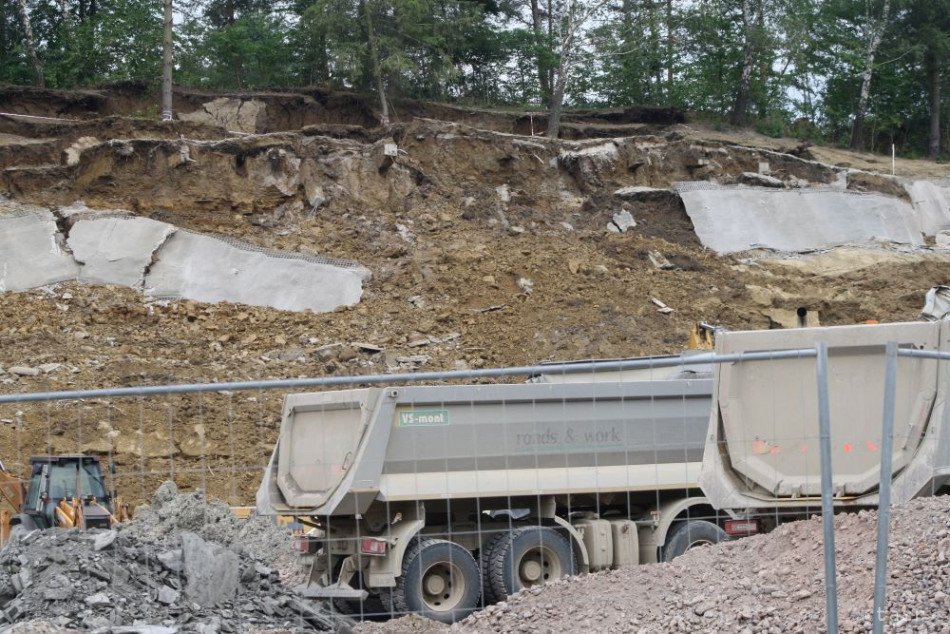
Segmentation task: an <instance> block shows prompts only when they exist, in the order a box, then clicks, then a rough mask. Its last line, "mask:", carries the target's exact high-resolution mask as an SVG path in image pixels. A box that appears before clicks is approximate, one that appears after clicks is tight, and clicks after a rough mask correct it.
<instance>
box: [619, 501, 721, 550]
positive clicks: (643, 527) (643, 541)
mask: <svg viewBox="0 0 950 634" xmlns="http://www.w3.org/2000/svg"><path fill="white" fill-rule="evenodd" d="M703 505H705V506H711V504H710V503H709V499H708V498H705V497H702V496H697V497H689V498H679V499H676V500H669V501H667V502H664V503H663V504H661V505H660V506H659V508H658V509H657V510H656V511H655V512H654V517H653V519H650V520H646V521H639V522H637V526H638V530H637V536H638V537H639V538H640V563H642V564H655V563H657V561H659V550H660V548H662V547H663V545H664V544H666V536H667V535H668V534H669V532H670V527H671V526H672V525H673V522H674V521H675V520H676V518H677V517H678V516H679V514H680V513H682V512H683V511H685V510H687V509H690V508H692V507H694V506H703Z"/></svg>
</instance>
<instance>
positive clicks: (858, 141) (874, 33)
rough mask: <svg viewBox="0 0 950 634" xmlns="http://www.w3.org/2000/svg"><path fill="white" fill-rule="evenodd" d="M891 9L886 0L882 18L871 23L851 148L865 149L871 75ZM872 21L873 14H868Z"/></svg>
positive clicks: (889, 2) (852, 129)
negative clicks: (865, 124) (865, 122)
mask: <svg viewBox="0 0 950 634" xmlns="http://www.w3.org/2000/svg"><path fill="white" fill-rule="evenodd" d="M890 11H891V0H884V10H883V11H882V12H881V19H880V20H878V21H877V22H876V23H873V22H872V24H871V37H870V39H869V40H868V48H867V52H866V53H865V56H864V71H863V72H862V73H861V94H860V95H859V96H858V108H857V110H855V112H854V126H853V127H852V128H851V149H852V150H863V149H864V119H865V117H866V116H867V110H868V99H869V98H870V96H871V76H872V75H873V73H874V57H875V55H877V48H878V47H879V46H880V45H881V38H882V37H883V36H884V28H885V27H886V26H887V18H888V14H889V13H890ZM868 21H869V22H870V21H871V16H870V15H869V16H868Z"/></svg>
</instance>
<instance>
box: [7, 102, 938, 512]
mask: <svg viewBox="0 0 950 634" xmlns="http://www.w3.org/2000/svg"><path fill="white" fill-rule="evenodd" d="M152 99H153V96H152V95H150V94H148V92H147V91H145V90H144V89H142V88H141V87H137V86H124V87H116V88H112V89H103V90H97V91H82V92H56V91H39V90H34V89H24V88H16V89H13V88H8V89H5V90H3V91H0V112H3V113H14V114H16V115H30V116H12V115H0V166H2V167H3V168H4V169H3V170H2V171H0V192H4V193H5V196H6V197H7V199H8V200H7V203H5V204H9V205H13V206H16V205H22V204H25V203H29V204H35V205H40V206H43V207H45V208H49V209H52V210H53V211H54V212H56V211H57V210H59V209H61V208H63V207H65V206H68V205H73V204H74V203H76V202H78V201H81V202H83V203H84V204H85V205H86V206H88V207H89V208H90V209H92V210H103V209H104V210H125V211H126V212H128V213H131V214H135V215H138V216H142V217H148V218H152V219H155V220H160V221H163V222H169V223H173V224H175V225H177V226H180V227H183V228H186V229H190V230H194V231H201V232H207V233H212V234H218V235H224V236H228V237H231V238H237V239H240V240H242V241H244V242H247V243H250V244H252V245H257V246H261V247H267V248H271V249H280V250H284V251H289V252H295V253H303V254H310V255H319V256H325V257H331V258H342V259H346V260H353V261H356V262H359V263H360V264H362V265H363V266H365V267H367V268H368V269H369V270H370V271H371V273H372V277H371V278H370V279H369V280H368V281H367V282H366V283H365V284H364V289H363V295H362V298H361V300H360V301H359V303H357V304H355V305H352V306H350V307H344V308H340V309H337V310H336V311H334V312H330V313H324V314H314V313H310V312H289V311H280V310H276V309H272V308H267V307H261V306H247V305H239V304H227V303H213V304H205V303H200V302H196V301H184V300H182V301H176V300H161V301H160V300H156V299H153V298H148V297H146V296H144V295H143V294H142V293H140V292H138V291H136V290H132V289H128V288H120V287H111V286H89V285H85V284H81V283H78V282H65V283H61V284H57V285H55V286H52V287H44V288H39V289H34V290H27V291H21V292H6V293H3V294H2V295H0V392H2V393H10V392H21V391H22V392H26V391H30V392H33V391H45V390H66V389H79V388H100V387H109V386H132V385H146V384H164V383H184V382H209V381H233V380H244V379H262V378H287V377H302V376H308V377H312V376H328V375H358V374H369V373H380V372H387V371H411V370H419V369H425V370H436V369H440V370H453V369H464V368H483V367H494V366H509V365H523V364H531V363H537V362H541V361H548V360H566V359H584V358H605V357H611V358H615V357H627V356H635V355H645V354H661V353H677V352H680V351H681V350H683V349H684V348H685V345H686V341H687V337H688V332H689V329H690V327H691V325H692V324H694V323H696V322H698V321H705V322H708V323H713V324H719V325H722V326H724V327H727V328H730V329H748V328H756V329H758V328H770V327H788V326H794V319H795V314H796V311H797V309H799V308H805V309H807V310H808V311H810V313H811V314H814V315H816V316H817V318H818V319H819V320H820V323H821V324H822V325H835V324H852V323H859V322H864V321H866V320H872V319H873V320H879V321H897V320H910V319H915V318H916V317H917V315H918V314H919V311H920V309H921V306H922V305H923V297H924V293H925V292H926V290H927V289H929V288H930V287H932V286H934V285H936V284H941V283H947V282H950V267H948V262H950V257H948V255H947V253H948V252H947V251H945V250H943V249H939V248H935V247H904V246H899V245H890V246H888V245H876V246H873V247H869V246H866V245H857V246H850V247H847V248H837V249H830V250H825V251H822V252H819V253H810V254H788V253H775V252H771V251H767V250H763V249H760V250H756V251H750V252H744V253H739V254H734V255H728V256H721V255H717V254H716V253H715V252H713V251H710V250H708V249H705V248H704V247H703V246H702V244H701V243H700V241H699V239H698V238H697V236H696V234H695V232H694V231H693V226H692V223H691V221H690V218H689V217H688V216H687V214H686V212H685V211H684V209H683V206H682V203H681V202H680V201H679V200H678V198H676V197H675V196H673V195H671V194H670V193H669V191H668V190H669V188H670V187H671V186H672V185H673V184H674V183H676V182H679V181H683V180H693V181H695V180H700V181H701V180H715V181H717V182H719V183H724V184H730V183H735V182H737V181H738V180H740V179H741V178H743V176H742V175H743V173H749V172H756V171H757V169H759V164H760V163H762V162H763V161H765V162H767V163H768V164H769V170H770V173H771V174H772V176H773V177H777V178H779V179H781V180H782V181H783V182H790V181H796V182H799V183H806V184H811V185H814V186H823V185H827V184H828V183H831V182H833V181H835V180H836V179H839V178H840V175H841V171H840V170H836V169H835V168H834V167H833V166H831V165H830V164H828V163H829V162H837V163H839V164H848V165H850V166H852V167H858V168H862V169H864V170H879V171H881V172H889V170H890V160H889V159H885V158H883V157H878V156H871V155H864V154H854V153H851V152H846V151H843V150H838V149H826V148H818V147H814V146H812V147H807V146H805V145H802V144H800V143H799V142H797V141H795V140H792V139H771V138H767V137H762V136H759V135H756V134H754V133H751V132H748V131H740V130H725V131H723V130H716V129H713V128H712V127H710V126H707V125H704V124H702V123H700V122H697V121H692V120H690V119H689V118H688V117H686V116H685V115H684V114H683V113H679V112H675V111H668V110H663V109H630V110H627V111H612V112H606V113H605V112H588V113H575V114H573V115H569V116H568V118H567V120H566V126H565V132H564V136H565V138H564V139H561V140H548V139H545V138H543V137H539V136H531V131H532V129H534V130H541V129H543V127H544V121H543V116H541V115H528V114H523V113H507V112H497V111H480V110H474V109H464V108H458V107H454V106H440V105H435V104H422V103H397V104H396V115H397V116H396V124H395V126H394V127H393V129H392V130H390V131H386V130H384V129H383V128H381V127H380V126H379V121H378V119H377V117H376V114H375V113H374V110H373V107H372V101H371V100H369V99H367V98H365V97H362V96H359V95H351V94H343V93H333V92H329V91H325V90H319V89H312V90H302V91H295V92H288V93H266V94H253V95H250V94H231V95H211V94H205V93H200V92H195V91H179V92H178V93H177V94H176V103H177V104H178V108H179V109H180V113H179V115H180V119H181V120H178V121H175V122H171V123H160V122H157V121H154V120H151V119H147V118H145V117H144V114H143V113H147V112H149V108H150V105H151V103H152ZM606 139H613V141H611V142H609V144H608V146H609V147H608V150H609V152H607V153H606V154H605V153H604V147H605V145H604V143H605V140H606ZM387 143H390V144H392V143H394V144H396V145H397V146H398V155H397V156H395V157H392V156H386V147H385V146H386V144H387ZM610 148H613V149H610ZM897 172H898V175H899V176H904V177H917V178H925V177H926V178H947V177H950V168H947V167H946V166H945V165H937V164H933V163H926V162H918V161H910V160H901V161H899V162H898V164H897ZM634 186H637V187H648V188H655V189H657V190H659V191H647V190H643V191H641V192H639V193H634V194H630V193H629V192H628V193H623V191H622V188H630V187H634ZM847 187H848V189H849V190H853V191H874V192H879V193H883V194H885V195H888V196H895V197H902V196H906V193H904V192H903V190H902V189H900V188H899V187H897V186H895V183H894V181H893V180H892V179H891V178H890V177H889V176H887V175H886V174H884V175H881V174H877V173H873V172H868V171H862V172H849V173H848V174H847ZM618 190H621V191H618ZM624 211H626V212H628V213H629V214H630V215H631V217H632V218H633V219H635V222H636V226H633V227H630V228H629V229H627V230H626V231H625V232H619V231H617V230H616V229H617V227H616V221H615V215H616V214H622V212H624ZM59 224H60V225H61V227H60V228H61V230H62V231H66V232H68V230H69V223H68V221H61V222H60V223H59ZM611 229H614V230H611ZM654 299H656V300H659V301H660V302H662V303H663V304H665V305H666V306H668V307H669V308H671V309H672V311H671V312H669V311H663V312H661V311H660V310H658V305H657V304H656V303H655V302H654V301H653V300H654ZM282 396H283V393H278V392H259V393H244V392H240V393H233V394H222V393H211V394H207V395H203V396H188V397H184V396H181V397H162V398H151V399H124V400H114V401H111V402H108V401H105V400H88V401H85V402H83V403H81V404H77V403H76V402H60V403H54V404H49V405H47V404H37V405H33V404H20V405H17V406H3V407H0V420H2V423H0V456H2V457H3V459H4V463H5V464H6V466H7V467H8V468H12V469H14V470H18V469H19V468H20V466H21V465H23V464H25V462H26V461H27V459H28V457H29V455H30V454H37V453H43V452H46V451H54V452H76V451H84V452H95V453H99V454H102V455H105V456H109V457H111V458H113V459H114V460H115V462H116V463H117V467H118V475H117V483H118V487H119V489H120V490H121V491H122V492H123V494H124V495H125V496H126V497H127V498H128V499H129V500H130V501H131V502H133V504H134V503H136V502H139V501H143V500H146V499H147V498H148V497H149V494H150V492H151V491H153V490H154V489H155V488H156V487H157V486H158V485H159V484H160V483H161V482H162V481H163V480H165V479H168V478H169V477H171V478H173V479H174V480H175V481H176V482H177V483H178V485H179V486H180V487H182V488H183V489H189V488H192V487H201V488H204V489H205V490H207V491H208V493H209V494H210V495H212V496H215V497H218V498H221V499H223V500H226V501H227V502H228V503H230V504H252V503H253V497H254V492H255V490H256V488H257V485H258V483H259V482H260V470H261V469H262V468H263V465H264V464H265V462H266V460H267V458H268V456H269V453H270V451H271V448H272V447H273V443H274V441H275V439H276V435H277V426H278V422H279V416H280V401H281V398H282Z"/></svg>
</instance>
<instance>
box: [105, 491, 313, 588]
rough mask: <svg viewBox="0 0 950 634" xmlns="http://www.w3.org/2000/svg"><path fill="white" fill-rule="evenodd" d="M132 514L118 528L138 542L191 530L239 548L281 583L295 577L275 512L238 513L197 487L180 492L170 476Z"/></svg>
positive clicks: (293, 556)
mask: <svg viewBox="0 0 950 634" xmlns="http://www.w3.org/2000/svg"><path fill="white" fill-rule="evenodd" d="M134 515H135V519H133V520H132V521H131V522H129V523H128V524H126V525H124V526H122V528H121V531H122V534H123V535H126V536H128V537H130V538H132V539H135V540H138V541H141V542H149V543H151V542H163V541H167V539H168V535H175V534H177V533H179V532H184V531H187V532H192V533H195V534H196V535H198V536H199V537H201V538H202V539H205V540H207V541H209V542H213V543H215V544H219V545H222V546H225V547H227V548H230V549H232V550H236V551H238V552H242V551H243V552H244V553H246V554H247V555H249V556H250V557H252V558H254V559H257V560H260V561H264V562H266V563H267V565H269V566H271V567H273V568H275V569H276V570H277V571H278V573H279V574H280V578H281V580H282V581H283V582H284V583H287V584H291V583H295V582H298V581H300V579H299V574H300V571H299V565H298V559H299V557H298V556H297V554H296V553H295V552H294V551H293V549H292V542H291V539H290V533H289V531H287V530H286V529H284V528H281V527H280V526H278V525H277V524H275V523H274V518H273V517H269V516H262V515H252V516H251V517H250V518H248V519H239V518H238V517H236V516H235V515H234V513H232V512H231V509H230V507H229V506H228V505H227V504H225V503H224V502H222V501H221V500H216V499H213V498H207V497H206V496H205V494H204V493H203V492H202V491H200V490H196V491H192V492H189V493H179V492H178V487H176V486H175V483H173V482H170V481H169V482H165V483H163V484H162V485H161V486H160V487H159V488H158V489H157V490H156V491H155V494H154V495H153V496H152V499H151V504H148V505H142V506H139V507H138V508H136V509H135V514H134Z"/></svg>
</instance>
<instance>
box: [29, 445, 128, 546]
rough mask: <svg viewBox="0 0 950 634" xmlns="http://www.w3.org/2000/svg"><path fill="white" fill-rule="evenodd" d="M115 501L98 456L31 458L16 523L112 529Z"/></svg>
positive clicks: (39, 526) (30, 525)
mask: <svg viewBox="0 0 950 634" xmlns="http://www.w3.org/2000/svg"><path fill="white" fill-rule="evenodd" d="M116 521H118V519H117V518H116V517H115V506H114V500H113V499H112V496H111V495H110V493H109V491H108V489H107V488H106V485H105V481H104V479H103V477H102V469H101V468H100V465H99V458H97V457H95V456H36V457H33V458H30V479H29V484H28V485H27V490H26V495H25V496H24V500H23V505H22V508H21V510H20V514H19V516H18V517H17V518H16V519H15V520H14V521H13V523H14V524H16V523H19V524H22V525H23V527H24V528H26V529H33V528H52V527H54V526H55V527H63V528H73V527H77V528H109V527H110V526H111V525H112V524H113V523H114V522H116Z"/></svg>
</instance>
